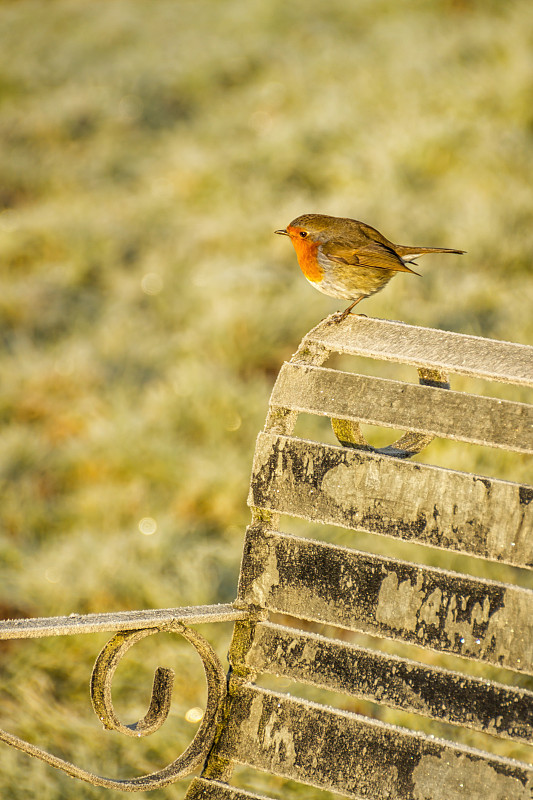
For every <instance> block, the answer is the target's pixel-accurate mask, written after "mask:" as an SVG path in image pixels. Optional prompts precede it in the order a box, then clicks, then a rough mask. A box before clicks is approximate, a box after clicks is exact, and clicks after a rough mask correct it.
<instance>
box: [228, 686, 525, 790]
mask: <svg viewBox="0 0 533 800" xmlns="http://www.w3.org/2000/svg"><path fill="white" fill-rule="evenodd" d="M216 755H217V756H221V757H223V758H230V759H232V760H234V761H236V762H238V763H241V764H247V765H249V766H252V767H255V768H257V769H261V770H266V771H268V772H271V773H273V774H275V775H280V776H284V777H287V778H292V779H294V780H297V781H301V782H303V783H306V784H308V785H311V786H315V787H318V788H322V789H327V790H330V791H334V792H338V793H340V794H343V795H345V796H347V797H350V798H356V800H368V798H391V799H392V798H394V800H426V799H427V798H431V800H459V798H467V797H468V798H487V799H489V798H492V800H496V798H498V799H499V800H503V798H505V799H506V800H530V798H531V787H532V786H533V767H531V766H528V765H525V764H519V763H518V762H516V761H511V760H509V759H504V758H498V757H496V756H489V755H487V754H485V753H482V752H480V751H477V750H473V749H472V748H468V747H464V746H460V745H454V744H451V743H450V742H446V741H443V740H439V739H435V738H429V737H427V736H425V735H423V734H420V733H412V732H410V731H407V730H405V729H402V728H398V727H395V726H392V725H387V724H385V723H382V722H378V721H375V720H370V719H368V718H366V717H362V716H359V715H358V714H353V713H350V712H346V711H344V712H343V711H333V710H332V709H329V708H325V707H324V706H319V705H317V704H314V703H309V702H307V701H305V700H294V699H293V698H289V697H287V696H286V695H282V694H276V693H274V692H269V691H267V690H265V689H258V688H255V687H254V688H252V687H242V688H239V689H236V690H234V693H233V698H232V701H231V714H230V716H229V718H228V723H227V725H226V726H225V728H224V730H223V732H222V735H221V738H220V739H219V741H218V745H217V746H216ZM491 792H492V794H491Z"/></svg>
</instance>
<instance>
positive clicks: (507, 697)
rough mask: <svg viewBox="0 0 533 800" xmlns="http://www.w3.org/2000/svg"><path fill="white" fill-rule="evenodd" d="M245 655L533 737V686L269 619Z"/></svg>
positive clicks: (388, 701)
mask: <svg viewBox="0 0 533 800" xmlns="http://www.w3.org/2000/svg"><path fill="white" fill-rule="evenodd" d="M244 662H245V664H246V666H247V667H249V668H251V669H253V670H255V671H257V673H269V674H271V675H276V676H278V677H280V678H290V679H292V680H295V681H300V682H303V683H309V684H312V685H314V686H319V687H322V688H325V689H330V690H333V691H337V692H345V693H346V694H350V695H353V696H355V697H361V698H363V699H365V700H370V701H372V702H374V703H382V704H384V705H387V706H391V707H393V708H400V709H402V710H404V711H410V712H413V713H417V714H423V715H424V716H428V717H432V718H433V719H438V720H440V721H441V722H449V723H452V724H455V725H462V726H464V727H467V728H472V729H474V730H478V731H482V732H483V733H489V734H492V735H495V736H500V737H502V738H507V739H514V740H516V741H520V742H523V743H525V744H532V743H533V693H532V692H528V691H526V690H525V689H517V688H514V687H511V686H507V685H503V684H499V683H495V682H488V681H486V680H483V679H481V678H474V677H471V676H468V675H464V674H462V673H459V672H452V671H451V670H445V669H441V668H438V667H430V666H427V665H424V664H420V663H418V662H416V661H411V660H409V659H405V658H399V657H397V656H393V655H388V654H386V653H381V652H379V651H373V650H369V649H366V648H363V647H359V646H356V645H353V644H348V643H346V642H343V641H339V640H336V639H329V638H325V637H323V636H319V635H318V634H314V633H307V632H305V631H301V630H298V629H295V628H287V627H284V626H282V625H274V624H272V623H268V622H265V623H260V624H258V625H257V627H256V630H255V636H254V637H253V639H251V640H250V642H249V647H248V650H247V651H246V652H245V654H244Z"/></svg>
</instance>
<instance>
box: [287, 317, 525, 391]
mask: <svg viewBox="0 0 533 800" xmlns="http://www.w3.org/2000/svg"><path fill="white" fill-rule="evenodd" d="M310 343H315V344H318V345H321V346H323V347H325V348H327V349H329V350H332V351H335V352H338V353H346V354H349V355H360V356H368V357H370V358H378V359H381V360H385V361H399V362H401V363H403V364H412V365H413V366H415V367H427V368H430V369H441V370H444V371H445V372H446V371H448V372H455V373H457V374H461V375H471V376H472V377H476V378H486V379H489V380H494V381H503V382H504V383H515V384H518V385H522V386H533V347H530V346H529V345H525V344H515V343H514V342H502V341H498V340H496V339H484V338H481V337H479V336H468V335H465V334H463V333H452V332H450V331H441V330H437V329H435V328H419V327H415V326H413V325H406V324H404V323H403V322H391V321H389V320H384V319H371V318H368V317H361V316H355V315H353V316H349V317H347V318H346V319H345V320H344V322H343V323H342V324H340V325H336V324H331V323H330V322H328V321H327V320H324V321H323V322H321V323H320V324H319V325H317V326H316V328H313V330H312V331H310V333H309V334H308V335H307V336H306V337H305V339H304V342H303V343H302V346H301V349H305V347H306V345H308V344H310Z"/></svg>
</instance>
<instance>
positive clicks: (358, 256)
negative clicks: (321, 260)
mask: <svg viewBox="0 0 533 800" xmlns="http://www.w3.org/2000/svg"><path fill="white" fill-rule="evenodd" d="M322 252H323V254H324V255H325V256H327V257H328V258H329V259H330V261H337V262H338V263H340V264H351V265H353V266H354V267H366V268H369V269H387V270H392V271H394V272H413V273H414V274H415V275H418V272H415V271H414V270H412V269H410V268H409V267H408V266H407V264H406V263H405V262H404V261H403V260H402V259H401V258H400V256H399V255H398V254H397V253H396V252H395V251H394V250H393V249H392V247H389V246H388V245H387V244H384V243H382V242H376V241H368V240H367V241H365V242H364V244H361V245H358V246H356V247H354V246H353V245H348V244H346V243H345V242H341V241H329V242H326V243H325V244H323V245H322Z"/></svg>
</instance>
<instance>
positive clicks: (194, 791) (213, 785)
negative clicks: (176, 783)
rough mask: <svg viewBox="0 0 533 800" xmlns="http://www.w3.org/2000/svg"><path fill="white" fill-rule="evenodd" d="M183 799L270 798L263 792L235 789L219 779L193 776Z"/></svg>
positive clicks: (253, 799) (259, 799)
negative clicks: (256, 792)
mask: <svg viewBox="0 0 533 800" xmlns="http://www.w3.org/2000/svg"><path fill="white" fill-rule="evenodd" d="M185 800H270V798H268V797H265V795H263V794H255V793H254V792H246V791H244V790H243V789H236V788H235V787H234V786H228V784H226V783H220V781H208V780H205V779H204V778H195V779H194V780H193V781H192V782H191V785H190V786H189V789H188V790H187V794H186V795H185Z"/></svg>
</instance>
